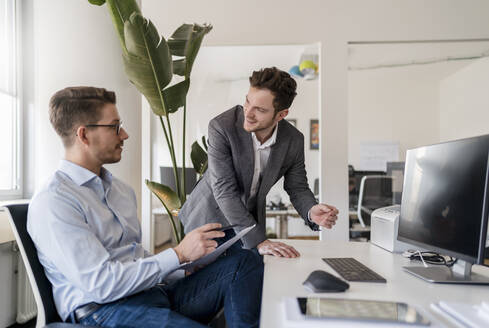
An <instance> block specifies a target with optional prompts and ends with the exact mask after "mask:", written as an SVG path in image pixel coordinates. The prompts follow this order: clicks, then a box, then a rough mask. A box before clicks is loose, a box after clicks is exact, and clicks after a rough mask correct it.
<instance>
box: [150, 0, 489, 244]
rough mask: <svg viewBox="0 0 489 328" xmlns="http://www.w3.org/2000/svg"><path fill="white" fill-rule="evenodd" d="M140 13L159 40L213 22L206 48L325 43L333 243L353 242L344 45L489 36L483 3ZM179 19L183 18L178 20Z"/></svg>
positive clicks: (386, 2) (221, 1)
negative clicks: (336, 216) (336, 214)
mask: <svg viewBox="0 0 489 328" xmlns="http://www.w3.org/2000/svg"><path fill="white" fill-rule="evenodd" d="M143 11H144V12H145V13H146V15H147V16H148V17H149V18H151V19H152V20H153V22H154V23H155V24H156V26H157V27H158V29H159V31H160V33H162V34H163V35H168V34H170V33H171V32H172V31H174V30H175V28H177V27H178V26H179V25H180V24H181V23H183V22H189V23H192V22H200V23H203V22H210V23H212V24H213V26H214V29H213V31H212V32H211V33H210V34H209V35H208V36H207V37H206V41H205V44H207V45H246V44H294V43H313V42H321V44H322V48H321V54H322V56H321V63H320V65H319V67H320V70H321V74H320V76H321V77H320V79H321V80H320V85H321V98H322V101H321V106H322V108H321V114H320V120H321V122H322V125H321V143H322V148H321V177H322V179H321V184H322V188H321V191H322V192H321V196H322V197H321V199H322V200H323V201H325V202H328V203H331V204H334V205H336V206H338V208H339V210H340V220H339V222H338V224H337V225H336V226H335V229H334V230H333V231H327V232H323V233H322V237H326V238H327V239H329V240H332V239H339V240H347V238H348V191H347V163H348V146H347V145H348V140H347V139H348V131H347V129H348V117H347V106H348V97H347V88H348V85H347V61H348V51H347V43H348V42H349V41H371V40H434V39H435V40H436V39H464V38H484V37H488V36H489V30H488V28H487V12H489V2H487V1H483V0H471V1H457V0H449V1H445V0H434V1H428V2H427V1H423V0H413V1H402V0H395V1H392V0H371V1H362V0H347V1H344V0H342V1H340V0H328V1H323V0H304V1H302V2H301V3H300V4H299V3H298V2H297V1H295V0H281V1H259V0H249V1H240V2H236V1H226V0H213V1H205V2H201V1H192V2H190V1H169V0H167V1H161V0H144V1H143ZM176 13H178V14H176Z"/></svg>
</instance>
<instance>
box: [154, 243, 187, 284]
mask: <svg viewBox="0 0 489 328" xmlns="http://www.w3.org/2000/svg"><path fill="white" fill-rule="evenodd" d="M154 257H155V259H156V262H157V263H158V266H159V267H160V273H161V275H160V281H162V280H163V279H165V278H166V277H167V276H168V275H170V276H173V271H175V269H177V268H178V267H179V266H180V261H179V260H178V256H177V253H175V250H174V249H173V248H169V249H166V250H164V251H163V252H161V253H158V254H156V255H155V256H154ZM178 271H183V270H178Z"/></svg>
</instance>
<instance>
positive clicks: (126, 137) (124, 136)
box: [119, 127, 129, 140]
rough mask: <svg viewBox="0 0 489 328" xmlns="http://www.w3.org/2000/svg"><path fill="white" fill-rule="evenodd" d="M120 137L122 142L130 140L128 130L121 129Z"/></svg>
mask: <svg viewBox="0 0 489 328" xmlns="http://www.w3.org/2000/svg"><path fill="white" fill-rule="evenodd" d="M119 136H120V138H121V139H122V140H126V139H128V138H129V134H127V132H126V130H125V129H124V128H122V127H121V130H120V131H119Z"/></svg>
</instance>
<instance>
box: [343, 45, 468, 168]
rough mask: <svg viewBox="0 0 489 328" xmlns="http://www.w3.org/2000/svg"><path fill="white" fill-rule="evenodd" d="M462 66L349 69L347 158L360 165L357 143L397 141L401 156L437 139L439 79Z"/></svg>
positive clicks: (437, 65) (443, 63) (438, 132)
mask: <svg viewBox="0 0 489 328" xmlns="http://www.w3.org/2000/svg"><path fill="white" fill-rule="evenodd" d="M379 55H380V54H379ZM384 56H385V54H384ZM466 65H468V64H467V62H463V61H462V62H448V63H447V62H442V63H436V64H430V65H411V66H403V67H392V68H381V69H371V70H353V71H349V72H348V159H349V163H350V164H352V165H353V166H354V167H355V169H356V170H365V168H363V167H362V165H361V164H362V161H361V156H360V154H361V153H362V152H361V150H360V146H361V143H362V142H369V141H371V142H378V141H392V142H399V154H398V156H399V158H398V160H399V161H404V160H405V156H406V150H407V149H410V148H414V147H419V146H422V145H427V144H433V143H437V142H439V140H440V124H439V122H440V113H439V112H440V104H439V102H440V96H439V90H440V82H441V81H442V79H443V78H445V77H446V76H447V75H449V74H451V73H453V72H456V71H457V70H459V69H461V68H462V67H464V66H466ZM441 99H442V101H443V98H441ZM454 126H456V125H454Z"/></svg>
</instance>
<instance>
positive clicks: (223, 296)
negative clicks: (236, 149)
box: [27, 87, 263, 328]
mask: <svg viewBox="0 0 489 328" xmlns="http://www.w3.org/2000/svg"><path fill="white" fill-rule="evenodd" d="M115 102H116V101H115V94H114V92H111V91H107V90H105V89H102V88H93V87H71V88H65V89H63V90H60V91H58V92H56V93H55V94H54V96H53V97H52V98H51V101H50V109H49V118H50V121H51V123H52V125H53V127H54V129H55V130H56V132H57V133H58V135H59V136H60V137H61V140H62V142H63V145H64V148H65V158H64V159H63V160H61V163H60V166H59V169H58V170H57V171H56V172H55V173H54V175H53V176H52V177H51V179H50V180H49V181H48V183H47V184H46V185H45V186H44V187H42V188H41V189H40V190H39V191H38V192H36V195H35V196H34V197H33V199H32V201H31V203H30V205H29V212H28V221H27V230H28V232H29V234H30V236H31V238H32V240H33V241H34V244H35V245H36V248H37V252H38V256H39V261H40V262H41V264H42V265H43V266H44V269H45V273H46V276H47V278H48V279H49V281H50V282H51V284H52V287H53V297H54V301H55V304H56V308H57V310H58V313H59V315H60V317H61V318H62V319H63V320H65V321H69V322H79V323H82V324H84V325H91V326H102V327H146V328H148V327H177V326H178V327H204V326H203V324H207V323H208V322H209V321H210V320H211V319H212V318H213V317H214V316H215V314H216V313H217V312H218V311H219V310H220V308H221V307H223V306H224V314H225V316H226V322H227V325H228V327H258V324H259V311H260V304H261V302H260V300H261V286H262V277H263V264H262V263H261V261H260V260H259V259H258V258H257V256H256V255H254V254H253V253H252V252H251V251H248V250H240V249H231V250H230V251H229V252H227V254H226V255H224V256H221V257H220V258H219V259H218V260H216V261H215V262H214V263H212V264H210V265H208V266H206V267H204V268H201V269H200V270H198V271H197V272H194V273H188V272H187V273H186V274H185V273H184V272H180V271H181V270H180V271H179V270H176V269H178V267H179V265H180V264H181V263H184V262H188V261H194V260H197V259H198V258H200V257H202V256H204V255H206V254H208V253H210V252H212V251H213V250H214V249H215V248H216V246H217V242H216V241H215V240H214V239H215V238H221V237H224V233H223V232H221V231H218V230H216V229H218V228H220V227H221V224H219V223H208V224H205V225H203V226H201V227H198V228H196V229H194V230H193V231H191V232H189V233H188V234H187V235H186V236H185V238H184V239H183V240H182V242H181V243H180V244H179V245H177V246H176V247H174V248H170V249H167V250H165V251H163V252H161V253H158V254H156V255H151V254H149V253H148V252H147V251H146V250H144V249H143V247H142V245H141V228H140V224H139V220H138V218H137V204H136V196H135V194H134V191H133V190H132V189H131V188H130V187H129V186H128V185H126V184H125V183H123V182H122V181H121V180H119V179H117V178H116V177H114V176H112V174H111V173H110V172H109V171H108V170H107V169H105V168H104V167H103V165H104V164H109V163H116V162H119V161H120V160H121V154H122V150H123V145H124V141H125V140H127V138H128V137H129V136H128V134H127V132H126V131H125V129H124V128H122V121H121V119H120V117H119V113H118V111H117V108H116V106H115ZM175 270H176V271H175Z"/></svg>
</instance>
